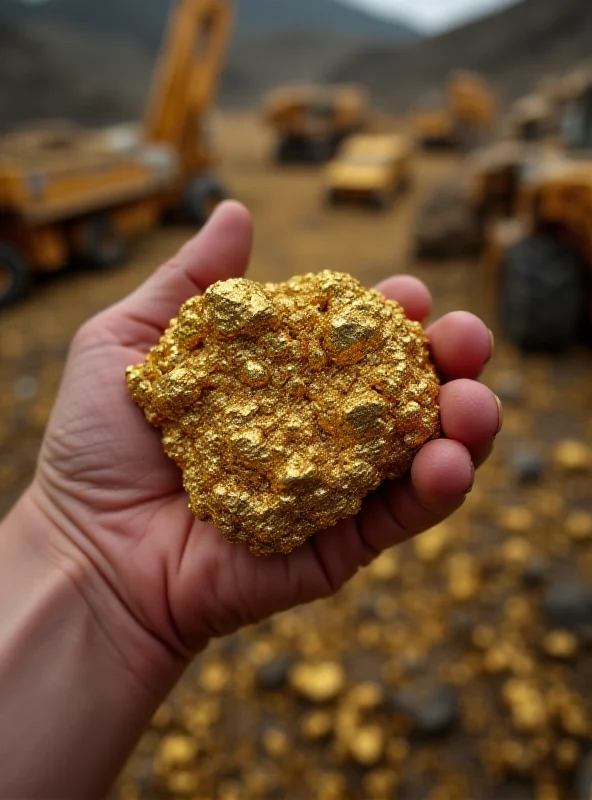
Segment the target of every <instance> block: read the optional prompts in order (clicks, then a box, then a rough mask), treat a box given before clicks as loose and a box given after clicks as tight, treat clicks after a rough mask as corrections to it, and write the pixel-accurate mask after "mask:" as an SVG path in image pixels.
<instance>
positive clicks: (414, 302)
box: [376, 275, 432, 322]
mask: <svg viewBox="0 0 592 800" xmlns="http://www.w3.org/2000/svg"><path fill="white" fill-rule="evenodd" d="M376 289H377V290H378V291H379V292H381V293H382V294H383V295H384V296H385V297H386V298H387V299H388V300H396V301H397V303H399V304H400V305H401V306H403V310H404V311H405V314H406V315H407V316H408V317H409V319H412V320H415V321H417V322H423V320H424V319H425V318H426V317H427V316H428V315H429V313H430V310H431V308H432V295H431V294H430V291H429V289H428V288H427V286H426V285H425V284H424V283H422V281H420V280H419V279H418V278H414V277H412V276H411V275H395V276H394V277H392V278H387V279H386V280H385V281H382V282H381V283H379V284H378V286H377V287H376Z"/></svg>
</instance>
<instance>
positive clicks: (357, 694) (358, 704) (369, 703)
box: [347, 681, 384, 711]
mask: <svg viewBox="0 0 592 800" xmlns="http://www.w3.org/2000/svg"><path fill="white" fill-rule="evenodd" d="M383 700H384V690H383V688H382V686H381V685H380V684H379V683H372V682H371V681H367V682H365V683H359V684H358V685H357V686H354V688H353V689H352V690H351V691H350V692H349V694H348V695H347V703H348V705H350V706H353V707H354V708H357V709H359V710H365V711H369V710H372V709H375V708H378V707H379V706H380V705H381V704H382V702H383Z"/></svg>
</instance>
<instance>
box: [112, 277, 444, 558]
mask: <svg viewBox="0 0 592 800" xmlns="http://www.w3.org/2000/svg"><path fill="white" fill-rule="evenodd" d="M127 381H128V385H129V389H130V391H131V394H132V397H133V399H134V400H135V402H136V403H137V404H138V405H139V406H140V407H141V408H142V409H143V411H144V413H145V415H146V418H147V419H148V421H149V422H151V423H152V424H153V425H155V426H156V427H157V428H159V429H160V430H161V433H162V439H163V444H164V449H165V451H166V453H167V454H168V455H169V456H170V457H171V458H172V459H173V460H174V461H175V462H176V463H177V464H178V465H179V467H180V468H181V469H182V470H183V479H184V485H185V489H186V490H187V493H188V494H189V499H190V507H191V510H192V511H193V513H194V514H195V515H196V516H197V517H198V518H199V519H201V520H204V521H205V520H210V521H212V522H213V523H214V525H215V526H216V527H217V528H218V529H219V530H220V531H221V533H222V534H223V535H224V536H225V537H226V538H227V539H229V540H230V541H232V542H243V543H245V544H247V545H248V546H249V548H250V549H251V550H252V551H253V552H254V553H256V554H258V555H266V554H271V553H288V552H290V551H291V550H293V549H294V548H295V547H298V546H299V545H301V544H303V543H304V542H305V541H306V539H308V538H309V537H310V536H312V535H313V534H314V533H316V532H317V531H319V530H323V529H324V528H328V527H330V526H332V525H334V524H335V523H336V522H337V521H338V520H340V519H343V518H344V517H348V516H350V515H353V514H356V513H357V512H358V511H359V509H360V506H361V503H362V500H363V499H364V497H365V496H366V495H367V494H368V493H369V492H371V491H372V490H374V489H376V488H377V487H378V486H379V485H380V484H381V483H382V482H383V481H384V480H385V479H387V478H390V479H394V478H398V477H400V476H402V475H403V474H404V473H405V472H406V471H407V470H408V469H409V467H410V466H411V462H412V461H413V457H414V456H415V454H416V453H417V451H418V449H419V448H420V447H421V446H422V445H423V444H425V442H427V441H428V440H429V439H432V438H434V437H436V436H438V434H439V430H440V424H439V408H438V392H439V382H438V378H437V375H436V372H435V370H434V367H433V365H432V363H431V361H430V355H429V349H428V342H427V339H426V336H425V334H424V332H423V330H422V328H421V325H420V324H419V323H417V322H411V321H410V320H408V319H407V318H406V316H405V314H404V313H403V310H402V308H401V307H400V306H399V305H398V304H397V303H395V302H392V301H389V300H386V299H385V298H384V297H383V296H382V295H381V294H379V293H378V292H375V291H368V290H367V289H365V288H364V287H363V286H362V285H361V284H360V283H359V282H358V281H356V280H355V279H354V278H352V277H350V276H348V275H343V274H339V273H335V272H329V271H326V272H321V273H320V274H318V275H305V276H302V277H297V278H293V279H292V280H290V281H288V282H287V283H281V284H271V283H268V284H263V285H261V284H258V283H255V282H253V281H250V280H246V279H243V278H236V279H232V280H228V281H224V282H220V283H216V284H214V285H213V286H211V287H210V288H209V289H208V290H207V291H206V293H205V294H204V295H203V296H199V297H194V298H192V299H191V300H189V301H188V302H186V303H185V304H184V305H183V306H182V308H181V309H180V311H179V315H178V317H177V318H176V319H173V320H172V321H171V324H170V327H169V328H168V330H167V331H165V333H164V335H163V337H162V339H161V340H160V342H159V344H158V345H157V346H156V347H154V348H153V349H152V350H151V351H150V353H149V354H148V356H147V358H146V361H145V362H144V363H143V364H140V365H138V366H134V367H130V368H129V369H128V371H127Z"/></svg>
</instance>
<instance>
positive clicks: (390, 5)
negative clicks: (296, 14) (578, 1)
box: [345, 0, 517, 33]
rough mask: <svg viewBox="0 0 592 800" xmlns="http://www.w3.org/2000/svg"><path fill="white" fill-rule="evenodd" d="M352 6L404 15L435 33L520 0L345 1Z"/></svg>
mask: <svg viewBox="0 0 592 800" xmlns="http://www.w3.org/2000/svg"><path fill="white" fill-rule="evenodd" d="M345 1H346V2H347V3H349V4H350V5H356V6H361V7H363V8H368V9H375V10H376V11H381V12H383V13H386V14H394V15H397V14H398V15H401V16H404V17H406V18H407V19H408V20H410V21H412V22H414V23H415V24H416V25H417V26H421V27H422V28H423V29H424V30H425V31H429V32H430V33H434V32H436V31H439V30H443V29H445V28H449V27H452V26H453V25H455V24H457V23H459V22H463V21H465V20H467V19H470V18H471V17H476V16H480V15H482V14H486V13H487V12H488V11H492V10H494V9H496V8H501V7H503V6H509V5H513V4H514V3H515V2H517V0H345Z"/></svg>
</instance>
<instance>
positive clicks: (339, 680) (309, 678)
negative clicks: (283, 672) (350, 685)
mask: <svg viewBox="0 0 592 800" xmlns="http://www.w3.org/2000/svg"><path fill="white" fill-rule="evenodd" d="M290 684H291V685H292V688H293V689H295V690H296V691H297V692H298V694H300V695H302V697H305V698H306V699H307V700H311V701H313V702H315V703H324V702H327V701H329V700H334V699H335V698H336V697H337V695H339V694H340V693H341V692H342V691H343V689H344V687H345V672H344V671H343V667H342V666H341V664H337V663H334V662H332V661H326V662H323V663H321V664H307V663H302V664H297V665H296V666H295V667H294V668H293V669H292V671H291V673H290Z"/></svg>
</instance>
